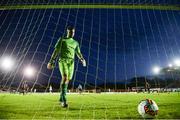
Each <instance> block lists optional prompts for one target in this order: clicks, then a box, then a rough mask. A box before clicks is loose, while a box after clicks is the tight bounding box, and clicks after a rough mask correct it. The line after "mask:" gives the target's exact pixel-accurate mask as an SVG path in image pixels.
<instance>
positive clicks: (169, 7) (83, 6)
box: [0, 4, 180, 10]
mask: <svg viewBox="0 0 180 120" xmlns="http://www.w3.org/2000/svg"><path fill="white" fill-rule="evenodd" d="M69 8H71V9H151V10H180V7H178V6H173V5H167V6H166V5H101V4H92V5H91V4H80V5H75V4H72V5H71V4H66V5H14V6H13V5H8V6H0V10H15V9H69Z"/></svg>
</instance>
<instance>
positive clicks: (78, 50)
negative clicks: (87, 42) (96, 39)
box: [76, 43, 83, 59]
mask: <svg viewBox="0 0 180 120" xmlns="http://www.w3.org/2000/svg"><path fill="white" fill-rule="evenodd" d="M76 55H77V56H78V58H79V59H83V56H82V54H81V50H80V47H79V43H77V47H76Z"/></svg>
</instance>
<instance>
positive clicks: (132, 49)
mask: <svg viewBox="0 0 180 120" xmlns="http://www.w3.org/2000/svg"><path fill="white" fill-rule="evenodd" d="M85 4H91V7H90V9H86V8H85V7H83V9H82V8H81V7H82V6H83V5H85ZM178 4H179V1H171V0H163V1H160V0H158V1H157V0H156V1H155V0H138V1H134V0H124V1H113V2H112V1H96V0H94V1H93V2H91V1H89V0H86V1H72V0H71V1H68V0H64V1H63V2H62V1H58V0H54V1H50V0H49V1H48V0H42V1H23V0H22V1H16V0H14V1H11V0H8V1H7V0H6V1H5V0H4V1H1V8H3V9H1V11H0V16H1V17H0V18H1V23H0V34H1V35H0V44H1V48H0V50H1V52H0V54H1V58H4V57H5V56H11V57H12V58H13V59H15V66H14V69H13V70H12V71H10V72H6V71H3V70H1V81H0V85H1V88H2V89H5V90H12V89H14V90H19V89H20V87H21V83H22V82H24V81H27V82H28V84H29V86H30V88H31V89H38V91H48V90H49V86H50V85H52V86H53V88H54V91H58V88H59V82H60V79H61V76H60V73H59V70H58V67H56V68H55V69H54V70H52V71H49V70H47V69H46V65H47V62H48V61H49V59H50V56H51V54H52V51H53V48H54V45H55V43H56V41H57V39H58V38H59V37H61V36H63V35H64V34H65V31H66V27H67V26H68V25H74V26H75V27H76V35H75V39H76V40H77V41H78V42H79V43H80V45H81V51H82V53H83V55H84V57H85V59H86V60H87V64H88V66H87V68H83V67H82V66H81V64H80V62H79V61H78V60H76V64H75V73H74V77H73V80H72V82H71V84H70V88H72V89H76V88H77V86H78V85H79V84H82V85H83V88H84V89H85V90H86V89H88V90H89V89H90V90H92V89H96V90H97V89H99V90H101V91H109V89H113V90H114V91H128V90H130V89H131V88H133V87H135V88H136V90H137V88H138V87H140V88H141V87H143V86H144V85H145V82H146V81H148V82H150V84H151V87H152V88H160V87H163V88H165V87H167V86H169V87H172V86H175V87H178V86H179V81H178V78H179V73H175V72H178V71H177V70H174V71H173V72H170V73H166V74H165V75H164V74H163V75H160V74H158V75H153V73H152V68H153V66H160V67H161V68H164V70H165V72H167V71H166V69H165V68H167V69H168V67H167V65H168V64H169V63H170V62H172V61H173V59H176V58H178V57H179V56H178V54H179V47H178V46H179V40H178V38H179V35H180V32H179V31H180V30H179V10H178ZM18 5H20V6H21V9H18V8H19V7H17V8H16V6H18ZM28 5H32V6H31V7H30V8H28V9H25V7H27V6H28ZM35 5H36V6H35ZM53 5H55V6H53ZM56 5H59V6H62V5H69V6H68V7H69V8H66V9H64V8H62V7H59V8H58V7H57V6H56ZM73 5H76V7H75V6H73ZM97 5H104V7H105V8H97V7H96V6H97ZM112 5H114V6H119V9H118V8H113V7H112ZM123 5H124V8H123V9H122V6H123ZM129 5H130V6H129ZM136 5H137V6H138V5H139V8H135V9H131V7H132V6H136ZM49 6H51V7H50V8H49ZM77 6H78V7H79V8H81V9H79V8H78V7H77ZM108 6H111V8H108ZM53 7H54V8H53ZM74 7H75V8H74ZM99 7H102V6H99ZM169 7H170V8H169ZM11 8H13V9H11ZM22 8H24V9H22ZM39 8H42V9H39ZM141 8H142V9H141ZM26 66H32V67H34V69H35V70H36V72H35V76H34V77H32V78H27V77H25V76H24V74H23V70H24V68H25V67H26ZM56 66H58V65H56ZM175 83H178V84H175ZM131 90H132V89H131Z"/></svg>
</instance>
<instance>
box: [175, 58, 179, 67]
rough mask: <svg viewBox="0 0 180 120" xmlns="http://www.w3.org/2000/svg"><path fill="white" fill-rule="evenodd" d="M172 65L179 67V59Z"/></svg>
mask: <svg viewBox="0 0 180 120" xmlns="http://www.w3.org/2000/svg"><path fill="white" fill-rule="evenodd" d="M174 64H175V65H176V66H178V67H180V59H176V60H174Z"/></svg>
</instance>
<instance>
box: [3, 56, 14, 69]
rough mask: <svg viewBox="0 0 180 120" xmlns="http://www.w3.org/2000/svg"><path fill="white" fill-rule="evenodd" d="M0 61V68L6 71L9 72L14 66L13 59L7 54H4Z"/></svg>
mask: <svg viewBox="0 0 180 120" xmlns="http://www.w3.org/2000/svg"><path fill="white" fill-rule="evenodd" d="M0 63H1V64H0V68H1V69H2V70H4V71H6V72H9V71H11V70H12V69H13V68H14V65H15V60H14V59H13V58H11V57H9V56H6V57H2V58H1V60H0Z"/></svg>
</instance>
